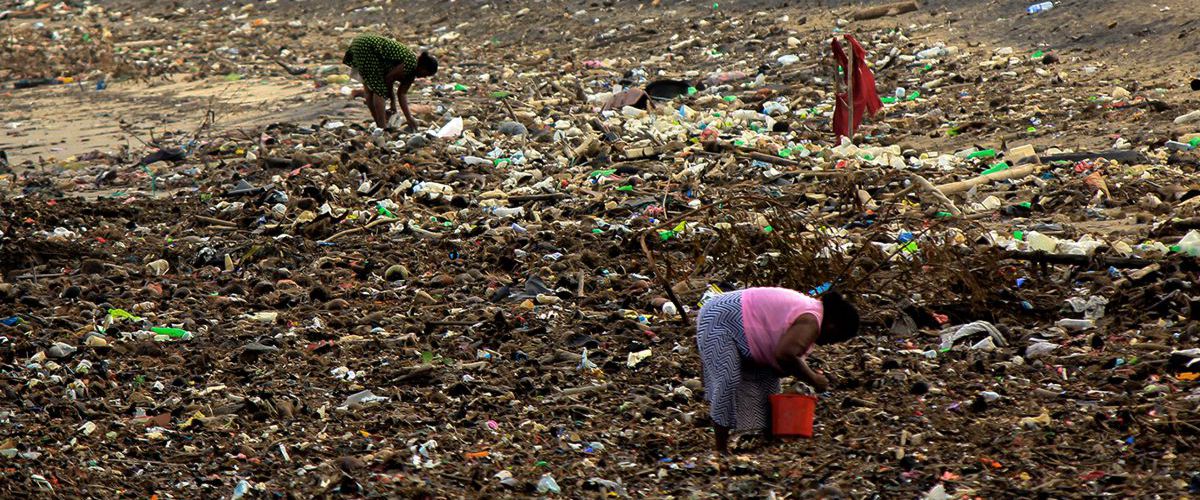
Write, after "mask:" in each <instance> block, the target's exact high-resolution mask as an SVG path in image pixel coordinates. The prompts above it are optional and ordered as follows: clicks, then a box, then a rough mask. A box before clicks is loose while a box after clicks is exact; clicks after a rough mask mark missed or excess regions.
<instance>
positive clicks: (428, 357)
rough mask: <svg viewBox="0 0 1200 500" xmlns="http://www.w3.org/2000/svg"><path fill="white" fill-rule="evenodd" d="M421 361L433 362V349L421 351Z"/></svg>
mask: <svg viewBox="0 0 1200 500" xmlns="http://www.w3.org/2000/svg"><path fill="white" fill-rule="evenodd" d="M421 362H422V363H432V362H433V351H421Z"/></svg>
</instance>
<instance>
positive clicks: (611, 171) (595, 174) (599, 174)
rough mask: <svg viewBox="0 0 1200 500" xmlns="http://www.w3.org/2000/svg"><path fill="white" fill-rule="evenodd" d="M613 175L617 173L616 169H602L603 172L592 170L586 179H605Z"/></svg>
mask: <svg viewBox="0 0 1200 500" xmlns="http://www.w3.org/2000/svg"><path fill="white" fill-rule="evenodd" d="M615 173H617V169H615V168H608V169H604V170H593V171H592V173H590V174H588V177H591V178H593V179H594V178H596V177H607V176H610V175H612V174H615Z"/></svg>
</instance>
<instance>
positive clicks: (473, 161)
mask: <svg viewBox="0 0 1200 500" xmlns="http://www.w3.org/2000/svg"><path fill="white" fill-rule="evenodd" d="M463 163H466V164H467V165H471V166H491V165H492V160H489V159H487V158H480V157H478V156H464V157H463Z"/></svg>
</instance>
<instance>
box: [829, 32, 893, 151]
mask: <svg viewBox="0 0 1200 500" xmlns="http://www.w3.org/2000/svg"><path fill="white" fill-rule="evenodd" d="M846 42H847V43H849V44H850V52H851V54H852V55H851V56H852V57H854V74H849V71H850V61H848V60H847V59H846V54H845V53H844V52H842V43H841V41H839V40H838V39H837V38H834V39H833V42H832V44H831V45H832V46H833V58H834V60H835V61H837V63H838V65H840V66H841V67H842V68H844V69H843V71H845V72H847V74H848V77H849V78H850V81H852V82H853V83H854V129H858V126H859V125H860V124H862V120H863V112H864V111H865V112H867V113H869V114H870V115H872V116H874V115H875V113H878V112H879V110H880V109H883V101H880V100H879V94H878V93H877V92H876V91H875V75H874V74H872V73H871V68H869V67H867V51H866V49H864V48H862V45H859V44H858V40H855V39H854V37H853V36H851V35H846ZM848 107H849V105H848V104H847V102H846V93H845V92H842V93H839V94H838V95H837V104H836V106H835V107H834V108H833V132H834V134H835V135H836V136H837V140H839V141H840V140H841V138H842V137H851V127H850V119H849V115H850V112H849V109H847V108H848Z"/></svg>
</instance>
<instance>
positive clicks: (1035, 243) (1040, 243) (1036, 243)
mask: <svg viewBox="0 0 1200 500" xmlns="http://www.w3.org/2000/svg"><path fill="white" fill-rule="evenodd" d="M1025 242H1026V243H1028V244H1029V248H1030V249H1032V250H1036V251H1041V252H1053V251H1054V249H1055V248H1058V239H1057V238H1055V237H1053V236H1046V235H1044V234H1042V233H1039V232H1037V231H1029V232H1028V233H1025Z"/></svg>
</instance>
